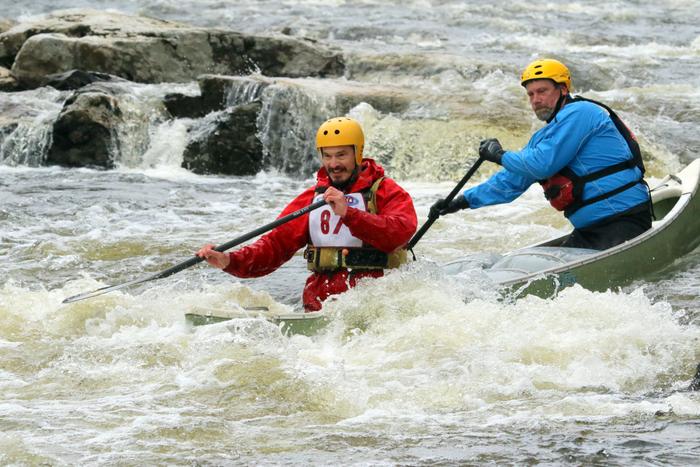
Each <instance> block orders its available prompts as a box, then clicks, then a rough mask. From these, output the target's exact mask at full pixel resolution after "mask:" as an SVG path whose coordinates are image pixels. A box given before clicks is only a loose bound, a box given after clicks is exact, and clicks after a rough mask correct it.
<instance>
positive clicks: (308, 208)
mask: <svg viewBox="0 0 700 467" xmlns="http://www.w3.org/2000/svg"><path fill="white" fill-rule="evenodd" d="M325 204H326V201H325V200H319V201H316V202H315V203H312V204H310V205H308V206H305V207H303V208H301V209H299V210H298V211H294V212H292V213H290V214H287V215H286V216H284V217H280V218H279V219H277V220H275V221H273V222H270V223H269V224H265V225H263V226H262V227H258V228H257V229H255V230H251V231H250V232H248V233H246V234H243V235H241V236H240V237H237V238H234V239H233V240H231V241H228V242H226V243H222V244H221V245H219V246H216V247H214V250H216V251H219V252H223V251H226V250H228V249H230V248H233V247H234V246H237V245H240V244H241V243H243V242H245V241H248V240H250V239H251V238H255V237H257V236H258V235H260V234H263V233H265V232H268V231H270V230H272V229H274V228H275V227H279V226H280V225H282V224H286V223H287V222H289V221H291V220H294V219H296V218H298V217H301V216H303V215H304V214H307V213H309V212H311V211H313V210H314V209H318V208H320V207H321V206H323V205H325ZM202 261H204V258H201V257H199V256H193V257H192V258H189V259H188V260H185V261H183V262H181V263H178V264H176V265H175V266H172V267H170V268H168V269H166V270H164V271H161V272H158V273H155V274H151V275H150V276H147V277H144V278H141V279H136V280H133V281H129V282H125V283H123V284H119V285H113V286H107V287H101V288H99V289H96V290H93V291H92V292H86V293H82V294H78V295H74V296H72V297H68V298H66V299H65V300H63V303H71V302H77V301H78V300H84V299H86V298H91V297H95V296H97V295H102V294H105V293H107V292H112V291H114V290H119V289H122V288H124V287H127V286H131V285H136V284H142V283H144V282H149V281H153V280H156V279H163V278H165V277H168V276H172V275H173V274H175V273H178V272H180V271H182V270H184V269H187V268H189V267H192V266H194V265H195V264H199V263H201V262H202Z"/></svg>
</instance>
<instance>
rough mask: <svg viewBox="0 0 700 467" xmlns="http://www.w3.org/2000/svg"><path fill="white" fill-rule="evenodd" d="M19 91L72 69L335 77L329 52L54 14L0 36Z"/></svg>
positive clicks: (148, 77)
mask: <svg viewBox="0 0 700 467" xmlns="http://www.w3.org/2000/svg"><path fill="white" fill-rule="evenodd" d="M10 63H11V64H12V72H13V74H14V76H15V77H16V78H17V79H18V81H19V82H20V84H21V85H22V86H23V87H25V88H32V87H37V86H40V85H42V83H43V81H44V80H45V76H46V75H49V74H55V73H62V72H65V71H68V70H71V69H79V70H90V71H95V72H100V73H107V74H111V75H116V76H119V77H122V78H125V79H128V80H131V81H136V82H143V83H161V82H186V81H192V80H194V79H196V78H197V76H199V75H201V74H205V73H218V74H229V75H242V74H248V73H251V72H253V71H258V72H260V73H262V74H265V75H270V76H289V77H300V76H338V75H342V73H343V70H344V62H343V58H342V56H341V55H340V54H339V53H338V52H337V51H335V50H332V49H329V48H327V47H323V46H320V45H319V44H316V43H314V42H311V41H308V40H300V39H295V38H290V37H287V36H275V37H272V36H260V35H244V34H241V33H238V32H235V31H229V30H222V29H205V28H195V27H190V26H188V25H184V24H180V23H174V22H170V21H162V20H156V19H151V18H144V17H137V16H128V15H123V14H119V13H112V12H104V11H96V10H77V11H62V12H55V13H53V14H51V15H49V16H47V17H46V18H45V19H43V20H38V21H35V22H31V23H25V24H19V25H17V26H15V27H13V28H11V29H10V30H8V31H6V32H5V33H3V34H0V65H5V66H9V64H10Z"/></svg>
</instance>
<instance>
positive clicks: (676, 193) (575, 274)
mask: <svg viewBox="0 0 700 467" xmlns="http://www.w3.org/2000/svg"><path fill="white" fill-rule="evenodd" d="M699 180H700V160H696V161H694V162H693V163H691V164H690V165H689V166H688V167H686V168H685V169H684V170H683V171H681V172H680V173H679V174H678V175H675V176H669V177H667V178H665V179H664V180H662V181H661V182H660V183H659V184H658V185H657V186H655V187H654V188H653V189H652V201H653V202H654V211H655V214H656V217H657V219H658V220H656V221H654V223H653V226H652V229H650V230H649V231H647V232H645V233H644V234H642V235H640V236H638V237H636V238H634V239H632V240H629V241H627V242H624V243H623V244H621V245H617V246H615V247H613V248H610V249H608V250H604V251H601V252H598V253H596V254H593V255H589V256H586V257H584V258H583V259H580V260H576V261H571V262H569V263H567V264H563V265H560V266H557V267H552V268H550V269H545V270H542V271H538V272H535V273H531V274H526V275H522V276H521V277H518V278H516V279H510V280H506V281H503V282H500V283H499V285H500V286H501V287H503V289H504V291H505V292H506V293H510V294H512V295H515V296H522V295H527V294H534V295H538V296H541V297H549V296H551V295H553V294H555V293H556V292H557V291H558V290H560V289H562V288H563V287H567V286H570V285H573V284H580V285H581V286H582V287H584V288H586V289H589V290H593V291H604V290H608V289H611V288H616V287H621V286H625V285H628V284H630V283H631V282H633V281H634V280H637V279H639V278H642V277H644V276H648V275H650V274H652V273H654V272H657V271H659V270H661V269H663V268H665V267H667V266H669V265H671V264H672V263H673V262H674V261H676V260H677V259H679V258H681V257H683V256H684V255H686V254H688V253H689V252H691V251H693V250H694V249H695V248H697V247H698V245H700V199H698V192H697V191H698V181H699ZM566 237H567V236H562V237H559V238H557V239H554V240H550V241H548V242H544V243H541V244H537V245H533V246H531V247H527V248H528V249H536V248H537V247H552V246H554V247H556V246H558V245H561V243H562V242H563V241H564V240H565V239H566ZM523 250H526V249H523ZM523 250H518V251H523ZM515 253H517V252H513V253H510V254H515Z"/></svg>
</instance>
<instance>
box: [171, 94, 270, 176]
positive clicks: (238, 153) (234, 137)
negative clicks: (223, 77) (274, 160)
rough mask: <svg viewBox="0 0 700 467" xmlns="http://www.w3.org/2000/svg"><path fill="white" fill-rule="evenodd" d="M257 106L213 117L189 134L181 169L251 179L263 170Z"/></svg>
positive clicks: (255, 104)
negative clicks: (258, 135) (245, 176)
mask: <svg viewBox="0 0 700 467" xmlns="http://www.w3.org/2000/svg"><path fill="white" fill-rule="evenodd" d="M260 106H261V104H260V102H252V103H248V104H243V105H238V106H234V107H230V108H227V109H226V110H223V111H221V112H217V113H212V114H210V115H209V116H208V117H207V118H205V119H203V120H202V121H201V122H199V124H198V125H197V126H196V127H194V128H193V129H192V130H191V134H192V136H191V140H190V143H189V144H188V145H187V148H185V153H184V156H183V162H182V166H183V167H184V168H186V169H188V170H191V171H192V172H194V173H198V174H222V175H254V174H256V173H258V172H259V171H260V170H261V169H262V155H263V153H262V144H261V143H260V140H259V139H258V137H257V128H256V125H255V121H256V118H257V115H258V113H259V112H260Z"/></svg>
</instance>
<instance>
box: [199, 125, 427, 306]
mask: <svg viewBox="0 0 700 467" xmlns="http://www.w3.org/2000/svg"><path fill="white" fill-rule="evenodd" d="M364 142H365V138H364V134H363V132H362V128H361V127H360V124H359V123H358V122H356V121H355V120H353V119H350V118H344V117H342V118H332V119H330V120H328V121H326V122H324V123H323V124H322V125H321V126H320V128H319V129H318V132H317V133H316V148H317V149H318V152H319V155H320V156H321V163H322V165H323V166H322V167H321V169H320V170H319V171H318V173H317V174H316V185H315V186H313V187H310V188H308V189H307V190H305V191H304V192H303V193H301V194H300V195H299V196H297V197H296V198H295V199H294V200H293V201H292V202H291V203H289V204H288V205H287V207H286V208H284V210H283V211H282V213H281V214H280V215H279V217H282V216H285V215H287V214H289V213H292V212H294V211H297V210H299V209H301V208H303V207H305V206H308V205H310V204H311V203H313V202H315V201H318V200H320V199H321V198H323V199H325V200H326V202H327V203H328V204H327V205H324V206H322V207H321V208H318V209H316V210H314V211H311V212H310V213H309V214H305V215H303V216H301V217H298V218H296V219H294V220H292V221H290V222H287V223H286V224H283V225H281V226H279V227H277V228H275V229H274V230H272V231H271V232H270V233H268V234H266V235H264V236H262V237H260V238H259V239H258V240H257V241H255V242H254V243H252V244H251V245H248V246H246V247H243V248H241V249H239V250H236V251H234V252H232V253H220V252H217V251H215V250H213V245H205V246H204V247H202V248H201V249H200V250H199V251H198V252H197V256H200V257H202V258H204V259H205V260H206V261H207V262H208V263H209V264H211V265H212V266H214V267H217V268H219V269H223V270H224V271H226V272H228V273H229V274H232V275H234V276H237V277H260V276H264V275H266V274H269V273H271V272H272V271H274V270H276V269H277V268H279V267H280V266H281V265H282V264H284V263H285V262H287V261H288V260H289V259H290V258H291V257H292V256H294V253H296V252H297V251H298V250H299V249H300V248H302V247H304V246H306V251H305V252H304V257H305V258H306V260H307V265H308V267H309V269H311V270H312V271H313V273H312V274H311V275H310V276H309V278H308V279H307V280H306V285H305V286H304V293H303V303H304V309H305V310H306V311H317V310H320V309H321V306H322V302H323V301H324V300H326V298H328V297H329V296H331V295H336V294H340V293H343V292H345V291H346V290H348V288H349V287H354V286H355V284H356V283H357V281H358V280H359V279H361V278H363V277H381V276H382V275H383V274H384V269H386V268H392V267H397V266H398V265H400V264H401V263H402V262H405V260H406V251H405V250H403V249H402V247H403V246H404V245H406V243H408V241H409V240H410V239H411V237H412V236H413V234H414V233H415V231H416V225H417V222H418V221H417V217H416V211H415V209H414V207H413V201H412V200H411V197H410V195H409V194H408V193H407V192H406V191H405V190H404V189H403V188H401V187H400V186H399V185H398V184H397V183H396V182H394V181H393V180H392V179H390V178H386V177H385V176H384V169H383V168H382V167H381V166H380V165H379V164H377V163H376V162H375V161H373V160H372V159H366V158H365V159H363V157H362V155H363V154H362V152H363V147H364Z"/></svg>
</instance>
